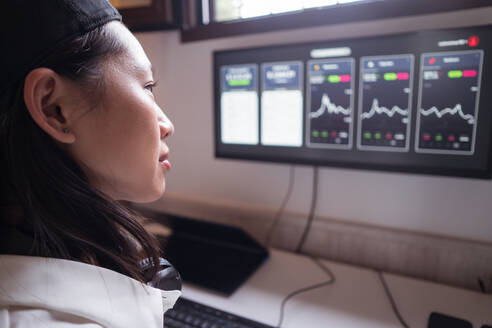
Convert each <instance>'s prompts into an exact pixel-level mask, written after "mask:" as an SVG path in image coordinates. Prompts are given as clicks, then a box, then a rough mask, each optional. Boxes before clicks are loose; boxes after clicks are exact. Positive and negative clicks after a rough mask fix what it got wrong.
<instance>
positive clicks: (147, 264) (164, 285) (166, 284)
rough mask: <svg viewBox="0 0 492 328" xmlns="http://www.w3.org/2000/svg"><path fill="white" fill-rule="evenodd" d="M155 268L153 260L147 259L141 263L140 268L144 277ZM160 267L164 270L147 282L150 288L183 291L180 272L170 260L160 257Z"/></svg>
mask: <svg viewBox="0 0 492 328" xmlns="http://www.w3.org/2000/svg"><path fill="white" fill-rule="evenodd" d="M153 266H154V260H153V259H152V258H146V259H143V260H142V261H140V268H141V270H142V273H143V274H144V276H146V272H148V270H149V269H151V268H152V267H153ZM159 267H160V268H162V269H160V270H159V271H157V272H156V274H155V275H154V276H153V277H152V278H151V279H149V281H148V282H147V285H148V286H151V287H154V288H159V289H160V290H164V291H170V290H179V291H180V290H181V276H180V275H179V272H178V270H176V269H175V268H174V266H173V265H172V264H171V263H169V261H168V260H166V259H164V258H162V257H159Z"/></svg>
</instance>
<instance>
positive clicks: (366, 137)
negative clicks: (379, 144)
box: [364, 132, 372, 139]
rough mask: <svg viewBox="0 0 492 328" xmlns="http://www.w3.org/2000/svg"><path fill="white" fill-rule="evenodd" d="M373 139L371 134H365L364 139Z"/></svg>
mask: <svg viewBox="0 0 492 328" xmlns="http://www.w3.org/2000/svg"><path fill="white" fill-rule="evenodd" d="M371 138H372V134H371V132H366V133H364V139H371Z"/></svg>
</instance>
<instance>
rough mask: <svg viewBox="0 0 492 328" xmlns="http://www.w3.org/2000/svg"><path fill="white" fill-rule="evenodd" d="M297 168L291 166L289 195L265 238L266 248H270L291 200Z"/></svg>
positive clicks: (285, 197)
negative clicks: (274, 233)
mask: <svg viewBox="0 0 492 328" xmlns="http://www.w3.org/2000/svg"><path fill="white" fill-rule="evenodd" d="M294 173H295V166H294V165H291V166H290V171H289V186H288V187H287V193H286V194H285V196H284V199H283V201H282V204H281V205H280V208H279V209H278V211H277V213H276V214H275V218H274V220H273V223H272V225H271V227H270V229H269V230H268V233H267V236H266V238H265V246H266V247H267V248H268V246H270V242H271V239H272V235H273V231H274V230H275V228H276V227H277V224H278V223H279V222H280V218H281V217H282V215H283V214H284V210H285V206H286V205H287V202H288V201H289V199H290V196H291V194H292V190H293V189H294V182H295V174H294Z"/></svg>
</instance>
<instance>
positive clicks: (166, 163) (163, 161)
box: [159, 154, 171, 170]
mask: <svg viewBox="0 0 492 328" xmlns="http://www.w3.org/2000/svg"><path fill="white" fill-rule="evenodd" d="M168 155H169V154H164V155H161V156H160V157H159V164H161V166H163V167H165V168H166V169H168V170H170V169H171V163H170V162H169V160H168V159H167V157H168Z"/></svg>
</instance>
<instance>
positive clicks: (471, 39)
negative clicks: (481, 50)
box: [468, 35, 480, 47]
mask: <svg viewBox="0 0 492 328" xmlns="http://www.w3.org/2000/svg"><path fill="white" fill-rule="evenodd" d="M479 43H480V38H479V37H478V36H476V35H473V36H470V37H469V38H468V45H469V46H470V47H476V46H478V44H479Z"/></svg>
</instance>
